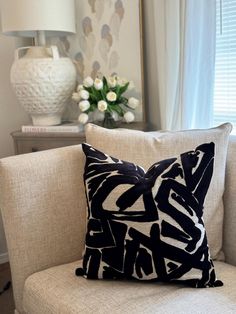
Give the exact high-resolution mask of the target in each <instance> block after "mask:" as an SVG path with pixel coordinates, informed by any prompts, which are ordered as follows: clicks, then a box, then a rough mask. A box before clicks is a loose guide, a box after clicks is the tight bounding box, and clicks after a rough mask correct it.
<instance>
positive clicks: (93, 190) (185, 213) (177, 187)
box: [77, 143, 222, 287]
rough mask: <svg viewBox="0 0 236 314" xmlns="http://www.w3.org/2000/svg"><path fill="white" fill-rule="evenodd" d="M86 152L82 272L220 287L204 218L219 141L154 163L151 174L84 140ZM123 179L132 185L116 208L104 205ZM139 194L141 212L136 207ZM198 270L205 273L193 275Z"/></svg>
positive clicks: (103, 276) (97, 276)
mask: <svg viewBox="0 0 236 314" xmlns="http://www.w3.org/2000/svg"><path fill="white" fill-rule="evenodd" d="M83 151H84V153H85V155H86V157H87V159H86V165H85V173H84V182H85V187H86V192H87V200H88V208H89V217H88V230H87V236H86V250H85V254H84V259H83V271H82V270H80V271H79V270H77V274H79V275H82V274H84V275H85V277H87V278H91V279H96V278H106V279H112V278H113V279H114V278H117V279H124V278H126V279H132V278H135V279H140V280H151V281H166V282H167V281H173V282H176V281H178V282H182V281H184V282H185V283H187V284H188V285H191V286H194V287H213V286H219V285H222V282H220V281H217V280H216V276H215V271H214V266H213V263H212V260H211V258H210V253H209V248H208V244H207V238H206V232H205V229H204V224H203V219H202V215H203V206H204V200H205V197H206V194H207V191H208V188H209V185H210V182H211V178H212V174H213V166H214V143H208V144H202V145H200V146H198V147H197V148H196V150H195V151H190V152H186V153H183V154H181V155H180V157H179V158H170V159H166V160H163V161H160V162H157V163H155V164H154V165H152V166H151V167H150V168H149V169H148V171H147V172H145V171H144V170H143V169H142V168H141V167H139V166H136V165H134V164H132V163H130V162H126V161H122V160H119V159H116V158H114V157H110V156H108V155H106V154H104V153H102V152H100V151H98V150H96V149H94V148H93V147H91V146H90V145H88V144H83ZM120 185H121V186H124V185H131V187H130V186H129V188H127V189H126V191H125V192H124V193H122V194H121V195H116V206H117V210H111V209H110V208H105V207H104V202H105V200H106V199H107V197H108V196H109V195H110V193H112V192H113V190H114V189H115V188H116V187H118V186H120ZM154 191H156V192H155V195H154ZM140 199H141V200H142V202H143V210H140V209H139V210H135V208H134V204H135V202H136V201H137V200H140ZM131 207H132V208H131ZM173 222H175V223H174V224H173ZM144 227H145V228H144ZM173 240H174V241H173ZM194 269H195V270H196V269H197V270H199V271H200V275H196V278H192V277H193V276H192V272H193V270H194ZM188 274H189V275H190V276H189V278H191V279H188V277H187V276H186V275H188ZM183 276H185V278H187V279H185V280H184V279H182V277H183Z"/></svg>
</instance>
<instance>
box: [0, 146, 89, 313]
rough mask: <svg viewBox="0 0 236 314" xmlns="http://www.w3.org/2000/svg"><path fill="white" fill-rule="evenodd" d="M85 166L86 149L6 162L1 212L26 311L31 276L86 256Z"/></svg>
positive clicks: (0, 165)
mask: <svg viewBox="0 0 236 314" xmlns="http://www.w3.org/2000/svg"><path fill="white" fill-rule="evenodd" d="M83 167H84V157H83V153H82V151H81V147H80V146H74V147H65V148H59V149H54V150H48V151H44V152H39V153H37V154H35V153H32V154H26V155H18V156H14V157H9V158H5V159H2V160H1V162H0V178H1V181H0V195H1V197H0V202H1V203H0V208H1V209H2V215H3V223H4V227H5V231H6V240H7V246H8V253H9V259H10V265H11V271H12V281H13V288H14V289H13V290H14V298H15V304H16V308H17V309H18V310H19V311H20V312H21V311H22V306H21V302H22V291H23V285H24V282H25V280H26V278H27V277H28V276H29V275H31V274H33V273H35V272H37V271H39V270H42V269H46V268H48V267H51V266H53V265H59V264H63V263H68V262H71V261H74V260H76V259H78V258H81V255H82V250H83V246H84V232H85V207H86V205H85V203H86V200H85V196H84V185H83V180H82V176H83Z"/></svg>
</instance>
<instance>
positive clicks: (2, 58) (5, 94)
mask: <svg viewBox="0 0 236 314" xmlns="http://www.w3.org/2000/svg"><path fill="white" fill-rule="evenodd" d="M24 44H25V43H24V42H22V41H20V40H16V39H15V38H11V37H6V36H3V35H1V34H0V158H2V157H6V156H10V155H13V154H14V149H13V141H12V138H11V136H10V133H11V132H12V131H14V130H18V129H20V127H21V125H22V124H23V123H29V118H28V115H27V114H26V113H25V111H24V110H23V109H22V108H21V106H20V105H19V104H18V102H17V100H16V97H15V95H14V93H13V91H12V88H11V85H10V68H11V64H12V62H13V57H14V51H15V49H16V47H17V46H22V45H24ZM6 252H7V248H6V241H5V236H4V231H3V226H2V220H1V217H0V263H1V262H4V261H5V259H6V257H7V255H6Z"/></svg>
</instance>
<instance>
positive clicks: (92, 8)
mask: <svg viewBox="0 0 236 314" xmlns="http://www.w3.org/2000/svg"><path fill="white" fill-rule="evenodd" d="M76 21H77V25H76V29H77V32H76V35H73V36H68V37H65V38H62V39H60V40H58V42H57V44H58V45H59V46H61V47H62V46H63V47H62V48H63V49H64V50H65V51H66V53H67V55H69V56H70V57H71V58H72V59H73V60H74V62H75V64H76V68H77V75H78V82H82V80H83V78H85V77H86V76H91V77H93V78H95V77H97V76H102V75H106V76H110V75H113V74H116V75H118V76H120V77H124V78H126V79H127V80H129V81H133V83H134V89H132V90H130V91H128V92H127V93H128V94H127V96H128V97H129V96H131V95H132V96H134V97H136V98H138V99H139V100H140V106H139V108H138V109H137V110H136V113H135V115H136V121H143V120H144V101H143V97H144V90H143V80H144V79H143V45H142V34H143V33H142V1H141V0H76Z"/></svg>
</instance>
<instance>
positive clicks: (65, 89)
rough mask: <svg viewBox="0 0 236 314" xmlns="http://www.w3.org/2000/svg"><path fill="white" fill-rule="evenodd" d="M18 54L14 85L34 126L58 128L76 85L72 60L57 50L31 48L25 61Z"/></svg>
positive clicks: (15, 62)
mask: <svg viewBox="0 0 236 314" xmlns="http://www.w3.org/2000/svg"><path fill="white" fill-rule="evenodd" d="M26 48H27V49H28V48H29V47H25V48H19V49H17V50H16V54H15V61H14V63H13V65H12V68H11V83H12V85H13V88H14V90H15V93H16V96H17V98H18V100H19V102H20V103H21V105H22V106H23V108H24V109H25V110H26V111H27V112H28V113H29V114H30V115H31V117H32V120H33V125H39V126H40V125H43V126H44V125H56V124H60V122H61V115H62V113H63V111H64V109H65V106H66V103H67V101H68V99H69V98H70V97H71V95H72V93H73V91H74V88H75V83H76V69H75V66H74V64H73V63H72V61H71V60H70V59H69V58H60V57H59V53H58V49H57V47H56V46H52V47H50V48H46V47H30V48H29V49H28V51H27V53H26V55H25V56H24V57H22V58H20V56H19V52H20V51H21V50H23V49H26Z"/></svg>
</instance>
